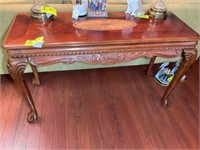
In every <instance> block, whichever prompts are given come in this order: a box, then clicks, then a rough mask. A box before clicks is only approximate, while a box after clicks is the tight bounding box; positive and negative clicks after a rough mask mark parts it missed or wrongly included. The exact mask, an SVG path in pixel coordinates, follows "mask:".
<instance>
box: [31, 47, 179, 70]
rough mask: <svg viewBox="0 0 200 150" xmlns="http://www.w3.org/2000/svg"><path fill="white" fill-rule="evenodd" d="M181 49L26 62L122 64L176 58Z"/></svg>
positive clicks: (46, 58)
mask: <svg viewBox="0 0 200 150" xmlns="http://www.w3.org/2000/svg"><path fill="white" fill-rule="evenodd" d="M182 51H183V50H182V49H180V48H175V49H172V48H169V49H167V48H166V49H165V50H163V51H161V50H160V49H154V50H146V49H145V50H132V51H123V52H104V53H103V52H102V53H95V51H93V52H87V53H86V54H82V53H79V54H71V55H61V56H60V55H56V54H55V55H50V56H48V57H46V56H41V57H34V56H33V57H29V58H28V60H29V62H30V63H31V64H33V65H35V66H44V65H51V64H55V63H59V62H66V63H69V64H72V63H74V62H84V63H89V64H103V65H106V64H116V63H122V62H128V61H131V60H134V59H137V58H141V57H145V58H152V57H153V56H160V57H177V56H179V55H181V53H182Z"/></svg>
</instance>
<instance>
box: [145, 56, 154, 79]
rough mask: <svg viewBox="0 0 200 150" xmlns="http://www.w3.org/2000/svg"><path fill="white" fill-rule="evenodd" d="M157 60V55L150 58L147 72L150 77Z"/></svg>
mask: <svg viewBox="0 0 200 150" xmlns="http://www.w3.org/2000/svg"><path fill="white" fill-rule="evenodd" d="M155 60H156V56H153V57H152V58H151V59H150V63H149V66H148V69H147V72H146V75H147V76H148V77H150V76H151V75H152V67H153V64H154V62H155Z"/></svg>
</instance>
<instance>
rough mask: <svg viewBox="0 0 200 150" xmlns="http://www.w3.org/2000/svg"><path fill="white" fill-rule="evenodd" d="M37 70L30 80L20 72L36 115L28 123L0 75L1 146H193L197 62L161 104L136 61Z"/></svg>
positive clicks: (159, 89) (195, 140)
mask: <svg viewBox="0 0 200 150" xmlns="http://www.w3.org/2000/svg"><path fill="white" fill-rule="evenodd" d="M155 71H156V70H154V72H155ZM39 75H40V76H41V81H42V85H41V87H35V86H32V84H31V78H32V75H31V74H25V79H26V80H27V81H28V82H27V83H28V86H29V88H30V90H32V94H33V97H34V98H35V99H36V101H35V104H36V107H37V108H38V113H40V114H41V117H40V118H39V122H38V123H37V124H34V125H28V124H27V123H26V120H24V117H25V113H24V111H26V109H27V108H26V107H24V105H25V104H24V103H23V102H22V101H21V97H20V96H19V94H18V93H17V92H16V91H15V90H14V88H13V86H12V84H11V83H12V82H11V81H10V79H9V78H8V77H7V76H6V75H3V76H2V77H1V99H0V106H1V109H0V119H1V121H0V131H1V132H0V149H9V148H10V149H12V148H13V149H44V150H48V149H150V148H151V149H198V148H199V134H198V133H199V63H198V61H197V62H196V63H195V64H194V65H193V67H192V68H191V69H190V72H188V74H187V80H186V81H185V82H183V83H180V84H179V85H178V86H177V88H176V89H175V90H174V91H173V92H172V93H171V95H170V99H171V100H172V101H173V102H174V103H173V107H170V108H168V109H163V108H162V107H160V105H159V103H158V102H159V100H160V96H161V95H162V92H163V91H164V90H165V87H161V86H160V85H159V84H158V83H157V82H156V81H155V80H154V79H152V78H147V77H145V75H144V69H143V67H140V66H137V67H123V68H109V69H94V70H82V71H81V70H80V71H67V72H52V73H40V74H39ZM50 87H51V88H50Z"/></svg>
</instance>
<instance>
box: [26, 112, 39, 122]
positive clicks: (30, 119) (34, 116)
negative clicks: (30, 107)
mask: <svg viewBox="0 0 200 150" xmlns="http://www.w3.org/2000/svg"><path fill="white" fill-rule="evenodd" d="M27 121H28V123H36V122H37V121H38V115H37V114H36V113H35V112H33V111H32V112H30V113H29V114H28V117H27Z"/></svg>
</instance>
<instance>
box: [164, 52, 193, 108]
mask: <svg viewBox="0 0 200 150" xmlns="http://www.w3.org/2000/svg"><path fill="white" fill-rule="evenodd" d="M182 55H183V60H182V62H181V65H180V67H179V69H178V70H177V72H176V74H175V76H174V78H173V80H172V81H171V83H170V84H169V86H168V87H167V89H166V91H165V93H164V95H163V97H162V99H161V102H160V103H161V105H162V106H163V107H169V106H171V102H170V100H169V98H168V96H169V94H170V93H171V92H172V90H173V89H174V88H175V87H176V85H177V84H178V83H179V82H180V80H181V78H182V76H183V75H184V74H185V73H186V72H187V71H188V70H189V68H190V66H191V65H192V64H193V63H194V61H195V60H196V57H197V50H196V49H193V50H191V49H189V50H184V51H183V54H182Z"/></svg>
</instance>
